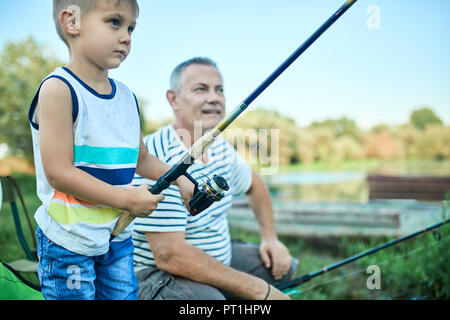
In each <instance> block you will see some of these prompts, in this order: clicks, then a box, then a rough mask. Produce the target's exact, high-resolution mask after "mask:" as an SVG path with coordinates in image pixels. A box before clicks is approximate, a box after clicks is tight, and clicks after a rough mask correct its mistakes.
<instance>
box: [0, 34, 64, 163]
mask: <svg viewBox="0 0 450 320" xmlns="http://www.w3.org/2000/svg"><path fill="white" fill-rule="evenodd" d="M61 65H62V62H60V61H58V60H57V59H56V58H55V57H54V56H53V55H51V54H50V53H48V51H47V50H46V48H45V47H43V46H41V45H39V44H38V43H37V42H36V41H35V40H34V39H33V38H28V39H26V40H24V41H20V42H8V43H6V45H5V46H4V48H3V51H2V52H1V54H0V143H5V144H7V145H8V148H9V151H10V153H12V154H13V155H19V156H23V157H25V158H26V159H28V160H31V159H32V157H33V147H32V141H31V130H30V124H29V122H28V109H29V106H30V103H31V100H32V99H33V97H34V95H35V93H36V91H37V89H38V86H39V84H40V83H41V81H42V80H43V79H44V78H45V77H46V76H47V75H48V74H49V73H51V72H52V71H53V70H54V69H55V68H56V67H57V66H61Z"/></svg>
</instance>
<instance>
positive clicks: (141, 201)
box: [126, 185, 164, 218]
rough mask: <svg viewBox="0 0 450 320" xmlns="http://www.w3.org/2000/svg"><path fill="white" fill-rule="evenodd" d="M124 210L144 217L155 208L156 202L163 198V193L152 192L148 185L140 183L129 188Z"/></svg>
mask: <svg viewBox="0 0 450 320" xmlns="http://www.w3.org/2000/svg"><path fill="white" fill-rule="evenodd" d="M128 199H129V201H128V206H127V209H126V211H128V212H129V213H130V214H132V215H133V216H136V217H141V218H145V217H147V216H148V215H150V214H151V213H152V212H153V210H155V209H156V207H157V206H158V203H159V202H160V201H162V200H164V195H163V194H152V193H151V192H150V186H148V185H141V186H139V187H137V188H135V189H131V190H130V194H129V197H128Z"/></svg>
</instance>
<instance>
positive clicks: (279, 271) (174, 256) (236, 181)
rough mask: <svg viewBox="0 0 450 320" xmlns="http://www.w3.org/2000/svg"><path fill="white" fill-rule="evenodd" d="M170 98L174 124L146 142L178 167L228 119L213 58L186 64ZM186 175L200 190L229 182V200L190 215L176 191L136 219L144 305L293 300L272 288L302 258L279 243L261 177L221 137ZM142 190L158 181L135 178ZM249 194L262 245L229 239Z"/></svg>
mask: <svg viewBox="0 0 450 320" xmlns="http://www.w3.org/2000/svg"><path fill="white" fill-rule="evenodd" d="M167 100H168V102H169V104H170V105H171V106H172V109H173V113H174V117H175V120H174V122H173V123H172V124H171V125H168V126H165V127H163V128H161V129H160V130H158V131H157V132H155V133H153V134H151V135H149V136H147V137H145V143H146V146H147V149H148V151H149V152H150V153H151V154H154V155H156V156H157V157H158V158H159V159H161V160H162V161H164V162H166V163H168V164H169V165H174V164H175V163H177V161H179V160H180V158H181V156H182V155H183V154H185V152H186V151H187V150H188V148H189V147H191V145H192V144H194V142H195V141H196V140H197V139H198V138H199V137H200V136H202V135H203V134H204V133H205V132H207V131H208V130H211V129H212V128H214V127H215V126H216V125H217V124H218V123H219V122H220V121H221V120H222V119H223V118H224V116H225V97H224V93H223V81H222V76H221V74H220V72H219V70H218V68H217V66H216V64H215V63H214V62H213V61H211V60H210V59H207V58H193V59H191V60H188V61H185V62H183V63H181V64H180V65H179V66H177V67H176V68H175V70H174V71H173V73H172V76H171V88H170V90H168V91H167ZM188 172H189V173H190V174H191V175H192V176H193V177H194V178H195V179H196V180H197V181H198V182H199V183H200V184H202V179H204V177H205V176H208V177H211V176H212V175H213V174H217V175H220V176H223V177H224V178H225V179H226V180H227V181H228V184H229V185H230V191H228V192H227V193H226V194H225V197H224V198H223V199H222V200H221V201H220V202H216V203H214V204H213V205H212V206H211V207H210V208H208V209H207V210H205V211H203V212H202V213H200V214H198V215H196V216H191V215H190V214H189V213H188V212H187V211H186V210H185V207H184V206H183V201H182V198H181V197H180V195H179V193H178V191H177V189H176V187H174V186H173V187H172V186H171V187H170V188H169V189H167V190H165V192H164V195H165V200H164V201H162V202H160V203H159V206H158V208H157V209H156V210H154V211H153V214H152V215H150V216H148V217H147V218H138V219H136V224H135V229H134V232H133V240H134V244H135V254H134V264H135V270H136V277H137V279H138V282H139V299H225V297H238V298H243V299H260V300H263V299H289V297H288V296H287V295H285V294H283V293H282V292H280V291H279V290H277V289H276V288H275V287H274V285H276V284H279V283H283V282H285V281H288V280H290V279H291V278H292V277H293V276H294V275H295V270H296V267H297V264H298V262H297V260H296V259H294V258H292V257H291V256H290V254H289V251H288V249H287V248H286V247H285V246H284V245H283V244H282V243H281V242H280V241H279V240H278V238H277V235H276V233H275V228H274V220H273V214H272V204H271V200H270V195H269V192H268V190H267V188H266V187H265V185H264V183H263V181H262V179H261V177H260V176H259V175H258V174H256V173H255V172H254V171H252V169H251V168H250V166H249V165H248V164H247V163H246V162H245V161H244V160H243V159H242V158H241V157H240V156H239V154H238V153H237V152H236V151H235V150H234V148H233V147H232V146H231V145H230V144H229V143H227V142H226V141H225V140H224V139H222V138H220V137H219V138H218V139H216V141H215V142H214V143H213V144H212V145H211V147H210V148H209V149H208V151H207V152H205V153H204V154H203V155H202V157H201V158H200V159H198V160H196V161H195V162H194V164H193V165H192V166H191V167H190V168H189V170H188ZM134 183H135V184H136V185H138V184H142V183H147V184H150V185H152V184H153V183H154V182H153V181H149V180H145V179H142V178H140V177H135V180H134ZM241 193H245V194H246V195H247V196H248V199H249V202H250V204H251V207H252V209H253V211H254V213H255V216H256V219H257V220H258V222H259V225H260V235H261V243H260V245H259V246H257V245H254V244H247V243H243V242H235V241H231V239H230V233H229V229H228V222H227V218H226V216H227V213H228V212H229V211H230V209H231V202H232V198H233V196H236V195H238V194H241Z"/></svg>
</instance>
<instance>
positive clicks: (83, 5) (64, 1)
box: [53, 0, 139, 46]
mask: <svg viewBox="0 0 450 320" xmlns="http://www.w3.org/2000/svg"><path fill="white" fill-rule="evenodd" d="M100 1H106V0H53V21H54V22H55V27H56V31H57V33H58V35H59V37H60V38H61V39H62V40H63V41H64V42H65V44H66V45H67V46H69V43H68V41H67V37H66V34H65V32H64V30H63V28H62V27H61V24H60V23H59V17H60V15H61V12H62V11H64V10H66V9H68V8H69V7H70V6H78V7H79V8H80V14H81V15H83V14H85V13H86V12H88V11H89V10H92V9H94V8H95V7H96V6H97V5H98V3H99V2H100ZM113 1H115V4H116V6H119V5H120V4H121V3H122V2H127V3H128V4H129V5H130V6H131V7H132V8H133V10H134V11H135V12H136V17H137V16H138V15H139V5H138V3H137V0H125V1H124V0H113Z"/></svg>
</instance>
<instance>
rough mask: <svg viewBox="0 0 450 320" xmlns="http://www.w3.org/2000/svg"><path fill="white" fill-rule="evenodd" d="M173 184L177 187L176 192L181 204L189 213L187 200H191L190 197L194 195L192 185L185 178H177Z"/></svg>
mask: <svg viewBox="0 0 450 320" xmlns="http://www.w3.org/2000/svg"><path fill="white" fill-rule="evenodd" d="M175 184H176V185H177V186H178V190H179V191H180V194H181V197H182V198H183V203H184V205H185V206H186V209H187V210H188V211H189V200H191V198H192V195H193V194H194V184H193V183H192V182H191V181H190V180H189V179H188V178H186V177H185V176H181V177H179V178H178V179H177V180H176V182H175Z"/></svg>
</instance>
